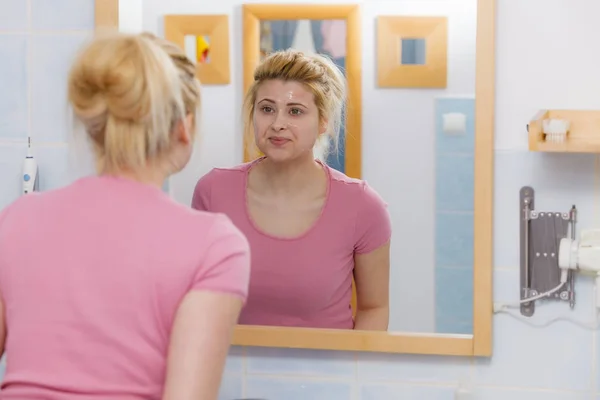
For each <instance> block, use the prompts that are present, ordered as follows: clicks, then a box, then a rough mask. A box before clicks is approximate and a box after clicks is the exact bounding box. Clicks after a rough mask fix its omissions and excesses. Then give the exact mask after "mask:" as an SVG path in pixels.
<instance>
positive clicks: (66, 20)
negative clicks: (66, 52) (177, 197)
mask: <svg viewBox="0 0 600 400" xmlns="http://www.w3.org/2000/svg"><path fill="white" fill-rule="evenodd" d="M13 1H14V0H13ZM18 1H23V0H18ZM23 2H24V1H23ZM94 7H95V0H52V1H50V0H31V19H32V22H31V25H32V28H33V29H34V30H93V29H94V16H95V13H94Z"/></svg>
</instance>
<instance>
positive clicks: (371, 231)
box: [354, 182, 392, 254]
mask: <svg viewBox="0 0 600 400" xmlns="http://www.w3.org/2000/svg"><path fill="white" fill-rule="evenodd" d="M358 204H359V206H358V211H357V218H356V225H355V232H356V242H355V243H356V244H355V247H354V252H355V253H357V254H366V253H370V252H371V251H373V250H375V249H377V248H379V247H381V246H383V245H384V244H386V243H387V242H388V241H389V240H390V239H391V237H392V222H391V219H390V214H389V212H388V208H387V204H386V202H385V201H383V199H382V198H381V196H379V194H378V193H377V192H376V191H375V190H374V189H373V188H371V187H370V186H369V185H368V184H367V183H366V182H363V183H362V187H361V192H360V199H359V201H358Z"/></svg>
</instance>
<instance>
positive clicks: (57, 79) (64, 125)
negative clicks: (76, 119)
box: [31, 34, 87, 142]
mask: <svg viewBox="0 0 600 400" xmlns="http://www.w3.org/2000/svg"><path fill="white" fill-rule="evenodd" d="M86 39H87V36H86V35H83V34H82V35H34V36H33V66H32V68H33V71H32V85H33V97H32V99H31V110H32V115H34V116H35V118H33V120H32V137H33V138H34V139H35V141H37V142H40V141H42V142H66V140H67V135H68V133H69V132H71V131H72V130H73V122H72V117H71V115H70V113H69V111H68V108H67V76H68V72H69V69H70V68H71V64H72V62H73V60H74V58H75V54H76V53H77V52H78V50H79V49H80V48H81V46H82V44H83V43H84V41H85V40H86Z"/></svg>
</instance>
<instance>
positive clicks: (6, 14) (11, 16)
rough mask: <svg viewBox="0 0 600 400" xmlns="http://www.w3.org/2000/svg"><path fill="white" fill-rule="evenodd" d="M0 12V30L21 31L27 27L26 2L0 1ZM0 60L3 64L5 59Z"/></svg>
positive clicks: (17, 0)
mask: <svg viewBox="0 0 600 400" xmlns="http://www.w3.org/2000/svg"><path fill="white" fill-rule="evenodd" d="M0 10H2V12H0V30H6V31H10V30H15V31H17V30H18V31H23V30H26V29H27V28H28V27H29V21H28V18H27V2H26V1H24V0H0ZM2 60H3V62H4V60H5V58H3V57H2Z"/></svg>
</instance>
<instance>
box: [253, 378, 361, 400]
mask: <svg viewBox="0 0 600 400" xmlns="http://www.w3.org/2000/svg"><path fill="white" fill-rule="evenodd" d="M245 396H246V397H247V398H251V399H254V398H257V399H268V400H276V399H277V400H279V399H282V400H308V399H310V400H348V399H351V398H352V383H350V382H340V381H323V380H310V379H297V378H275V377H273V378H271V377H266V376H265V377H263V376H253V375H248V376H247V378H246V394H245Z"/></svg>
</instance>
